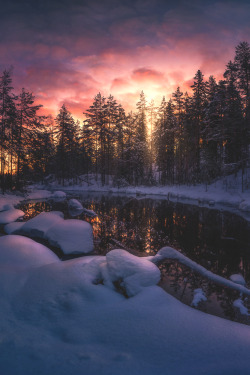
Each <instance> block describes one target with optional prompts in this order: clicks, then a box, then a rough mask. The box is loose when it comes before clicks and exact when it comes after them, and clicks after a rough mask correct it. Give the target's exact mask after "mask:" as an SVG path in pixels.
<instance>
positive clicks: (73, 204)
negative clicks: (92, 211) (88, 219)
mask: <svg viewBox="0 0 250 375" xmlns="http://www.w3.org/2000/svg"><path fill="white" fill-rule="evenodd" d="M68 206H69V209H70V210H79V211H80V210H83V206H82V204H81V202H79V201H78V200H77V199H70V200H69V201H68Z"/></svg>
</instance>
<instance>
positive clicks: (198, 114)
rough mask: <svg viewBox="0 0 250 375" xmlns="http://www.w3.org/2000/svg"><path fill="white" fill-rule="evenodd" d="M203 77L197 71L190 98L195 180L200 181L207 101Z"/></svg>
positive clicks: (205, 84)
mask: <svg viewBox="0 0 250 375" xmlns="http://www.w3.org/2000/svg"><path fill="white" fill-rule="evenodd" d="M203 78H204V76H203V74H202V73H201V71H200V70H198V71H197V73H196V75H195V77H194V84H193V85H192V86H191V87H192V89H193V97H192V113H193V125H192V126H193V137H192V141H193V142H194V155H193V157H194V162H195V164H196V179H198V180H199V179H200V176H199V175H200V163H201V148H202V144H203V142H202V138H201V133H202V130H203V125H204V116H205V111H204V109H205V106H206V100H207V83H206V82H205V81H204V79H203Z"/></svg>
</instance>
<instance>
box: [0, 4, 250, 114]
mask: <svg viewBox="0 0 250 375" xmlns="http://www.w3.org/2000/svg"><path fill="white" fill-rule="evenodd" d="M249 19H250V1H249V0H246V1H244V0H237V1H224V0H223V1H214V0H211V1H201V0H197V1H191V0H190V1H178V0H175V1H172V0H170V1H168V0H133V1H132V0H126V1H124V0H121V1H119V0H103V1H100V0H88V1H85V0H40V1H39V0H36V1H35V0H33V1H31V0H26V1H22V0H8V1H5V2H4V4H1V12H0V35H1V38H0V57H1V58H0V69H1V71H3V70H4V69H8V68H9V67H10V66H13V67H14V71H13V86H14V88H15V90H16V91H18V90H21V88H22V87H24V88H26V90H28V91H31V92H33V93H34V95H35V96H36V101H37V103H39V104H42V105H43V106H44V107H43V113H44V114H52V115H53V116H55V115H56V114H57V113H58V111H59V108H60V107H61V106H62V104H65V105H66V106H67V108H68V109H69V110H70V111H71V113H72V114H73V115H74V116H75V117H76V118H79V119H80V120H81V119H83V112H84V111H85V110H86V109H87V108H88V107H89V106H90V105H91V103H92V102H93V98H94V96H95V95H96V94H97V93H98V92H101V93H102V94H103V95H104V96H108V95H109V94H112V95H113V96H114V97H115V98H116V99H117V101H118V102H120V103H122V104H123V106H124V108H125V109H126V110H127V111H128V110H133V109H135V104H136V102H137V101H138V100H139V94H140V92H141V91H142V90H143V91H144V93H145V95H146V97H147V100H148V102H150V100H151V99H154V100H155V102H156V104H159V102H160V101H161V99H162V97H163V95H164V96H165V97H166V98H167V99H169V98H170V97H171V93H172V92H174V91H175V90H176V88H177V87H178V86H180V87H181V89H182V91H184V92H185V91H186V90H188V89H189V87H190V85H191V84H192V82H193V77H194V75H195V73H196V71H197V70H198V69H201V71H202V72H203V74H204V75H205V77H206V78H208V77H209V75H211V74H213V75H214V76H215V77H216V78H217V79H221V78H222V75H223V72H224V70H225V66H226V64H227V63H228V61H229V60H230V59H233V58H234V51H235V47H236V45H237V44H239V42H241V41H247V42H250V22H249Z"/></svg>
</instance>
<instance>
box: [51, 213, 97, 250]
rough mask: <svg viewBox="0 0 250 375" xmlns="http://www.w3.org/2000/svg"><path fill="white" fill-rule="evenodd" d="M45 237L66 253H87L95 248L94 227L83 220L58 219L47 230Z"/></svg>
mask: <svg viewBox="0 0 250 375" xmlns="http://www.w3.org/2000/svg"><path fill="white" fill-rule="evenodd" d="M44 238H45V239H47V240H48V241H49V243H50V244H51V245H52V246H56V247H59V248H60V249H61V250H62V251H63V253H64V254H77V253H85V254H87V253H90V252H91V251H93V249H94V245H93V232H92V227H91V225H90V224H89V223H87V222H86V221H82V220H74V219H70V220H58V221H57V222H56V223H55V224H54V225H52V226H51V227H50V228H49V229H48V230H47V231H46V233H45V235H44Z"/></svg>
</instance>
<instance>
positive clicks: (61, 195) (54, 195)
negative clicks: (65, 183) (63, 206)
mask: <svg viewBox="0 0 250 375" xmlns="http://www.w3.org/2000/svg"><path fill="white" fill-rule="evenodd" d="M66 196H67V195H66V193H64V191H59V190H58V191H54V193H52V194H51V198H55V199H60V200H61V199H65V198H66Z"/></svg>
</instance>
